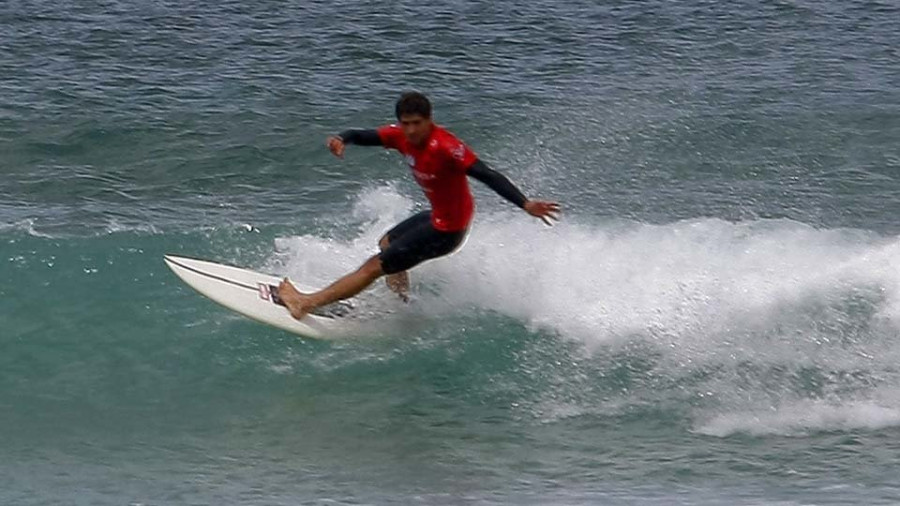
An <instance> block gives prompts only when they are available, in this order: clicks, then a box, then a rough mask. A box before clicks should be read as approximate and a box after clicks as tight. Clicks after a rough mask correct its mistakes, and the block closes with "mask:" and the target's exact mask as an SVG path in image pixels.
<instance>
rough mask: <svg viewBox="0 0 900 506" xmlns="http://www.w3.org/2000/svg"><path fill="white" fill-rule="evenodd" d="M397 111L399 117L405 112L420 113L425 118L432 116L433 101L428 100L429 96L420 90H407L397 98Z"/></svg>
mask: <svg viewBox="0 0 900 506" xmlns="http://www.w3.org/2000/svg"><path fill="white" fill-rule="evenodd" d="M395 112H396V113H397V119H400V116H402V115H404V114H418V115H420V116H422V117H423V118H430V117H431V102H429V101H428V97H426V96H425V95H423V94H421V93H419V92H418V91H407V92H406V93H404V94H403V95H400V99H399V100H397V107H396V108H395Z"/></svg>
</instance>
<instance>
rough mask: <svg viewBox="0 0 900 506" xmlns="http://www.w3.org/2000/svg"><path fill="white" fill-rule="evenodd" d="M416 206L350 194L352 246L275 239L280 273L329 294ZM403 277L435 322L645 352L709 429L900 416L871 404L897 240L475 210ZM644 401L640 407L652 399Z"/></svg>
mask: <svg viewBox="0 0 900 506" xmlns="http://www.w3.org/2000/svg"><path fill="white" fill-rule="evenodd" d="M498 207H499V206H498ZM412 209H413V206H412V201H411V200H409V199H407V198H405V197H403V196H401V195H399V194H398V193H397V192H396V191H395V190H394V189H393V188H377V189H371V190H369V191H367V192H365V193H363V194H362V195H361V197H360V199H359V203H358V205H357V207H356V211H355V213H354V216H353V220H354V222H355V223H358V224H359V229H358V232H357V233H356V234H354V235H353V236H352V237H349V238H347V239H346V240H340V239H333V238H322V237H317V236H303V237H295V238H286V239H281V240H279V241H278V244H277V246H278V249H280V250H282V251H284V252H286V253H287V255H285V256H284V258H286V260H285V264H286V265H285V269H286V270H287V271H288V272H289V273H290V274H291V276H293V277H295V278H296V279H302V280H306V281H308V282H309V283H311V284H313V285H324V284H327V283H328V282H330V281H332V280H334V279H335V278H337V277H338V276H340V275H342V274H344V273H346V272H349V271H350V270H352V269H355V268H356V267H358V266H359V265H360V264H361V263H362V262H363V261H364V260H365V259H366V258H367V257H368V256H369V255H372V254H374V253H375V252H376V251H377V246H376V244H377V240H378V238H379V237H380V235H381V234H382V233H384V231H386V230H387V229H388V228H390V227H391V226H392V225H394V224H395V223H397V222H398V221H399V220H401V219H402V218H404V217H406V216H408V215H409V214H410V213H411V212H412ZM412 280H413V283H414V285H416V286H418V287H419V288H420V301H421V303H422V306H420V307H423V308H424V309H425V310H427V311H431V312H433V313H436V314H441V312H443V311H449V312H451V313H460V312H465V311H469V310H471V309H477V310H487V311H492V312H496V313H500V314H504V315H507V316H509V317H512V318H515V319H518V320H520V321H522V322H523V323H524V324H526V325H527V326H529V327H530V328H531V329H533V330H535V331H540V332H546V333H550V334H553V335H557V336H559V337H560V338H562V339H566V340H571V341H575V342H577V343H580V344H582V345H583V347H584V349H585V350H586V351H587V352H588V353H589V354H590V353H592V352H593V351H596V350H599V349H606V350H609V349H615V348H616V347H618V346H621V345H623V344H625V343H633V342H635V341H640V342H641V343H644V344H645V345H647V346H649V347H650V349H653V350H655V356H654V361H655V362H654V363H655V369H654V374H655V375H661V376H669V377H672V378H674V379H673V381H676V382H677V381H678V378H681V377H684V378H688V377H690V375H691V374H694V373H697V372H703V374H704V379H703V380H702V381H699V382H696V381H695V382H694V383H691V384H690V385H689V386H687V387H685V389H686V390H687V395H689V396H692V397H694V398H699V397H703V398H704V399H707V400H709V399H711V401H710V402H706V403H704V404H703V405H702V406H703V407H698V408H696V409H695V410H694V416H695V418H696V420H698V423H697V427H698V429H697V430H698V431H699V432H702V433H705V434H713V435H727V434H730V433H733V432H741V431H743V432H751V433H793V432H797V431H803V430H815V429H825V430H828V429H833V428H879V427H884V426H888V425H895V424H897V423H898V421H900V402H898V403H893V402H892V401H885V400H884V399H881V400H879V401H877V402H876V401H872V400H871V394H872V389H873V388H875V387H877V388H893V387H894V386H897V387H898V390H900V373H898V372H897V371H896V367H895V365H894V364H896V363H898V360H900V342H897V340H896V339H895V336H896V335H897V333H898V332H900V240H898V239H897V238H892V237H882V236H879V235H877V234H874V233H870V232H867V231H860V230H848V229H832V230H823V229H816V228H812V227H809V226H807V225H804V224H801V223H796V222H791V221H782V220H761V221H752V222H741V223H732V222H726V221H722V220H717V219H696V220H686V221H680V222H675V223H668V224H645V223H636V222H621V221H618V222H616V221H602V220H598V219H595V218H591V217H579V216H565V217H564V220H563V221H562V222H561V223H560V224H558V225H557V226H555V227H553V228H547V227H545V226H543V225H542V224H541V223H540V222H539V221H538V220H535V219H533V218H531V217H529V216H527V215H525V214H524V213H521V212H516V211H514V210H509V209H502V210H500V211H494V212H486V211H484V210H482V211H481V212H479V214H478V215H477V219H476V221H475V223H474V226H473V229H472V231H471V233H470V236H469V238H468V240H467V243H466V245H465V246H464V247H463V248H462V249H461V250H460V251H458V252H457V253H455V254H454V255H452V256H450V257H448V258H444V259H441V260H439V261H434V262H428V263H426V264H424V265H422V266H420V267H418V268H416V269H415V271H413V274H412ZM379 289H380V290H383V287H382V288H376V290H379ZM804 368H809V369H811V370H814V371H817V372H816V373H815V374H817V375H818V376H819V377H820V378H819V379H818V380H816V381H817V383H816V385H817V386H816V387H815V388H818V392H817V393H816V394H815V395H818V396H820V397H822V398H827V399H828V401H827V402H825V401H818V400H810V399H811V398H812V397H815V395H813V394H812V393H809V392H805V391H804V388H806V387H803V386H802V383H803V382H802V378H801V377H802V374H803V370H804ZM710 371H711V372H710ZM798 385H800V386H798ZM872 385H874V387H873V386H872ZM646 394H647V395H646V396H645V397H647V398H644V399H640V400H639V402H647V401H648V399H649V400H650V402H653V399H655V398H656V397H654V396H655V395H656V394H655V393H651V392H647V393H646ZM629 395H636V396H641V395H642V394H641V393H640V392H631V393H630V394H629ZM538 402H540V400H539V401H538ZM748 403H749V404H748ZM748 405H750V406H764V407H763V408H760V409H751V410H750V411H749V412H748V411H747V410H748ZM768 406H776V408H774V410H772V409H771V408H768ZM567 409H569V410H571V409H575V410H576V411H578V410H580V409H585V410H587V411H590V410H591V408H590V407H589V406H581V407H579V406H575V407H570V408H567Z"/></svg>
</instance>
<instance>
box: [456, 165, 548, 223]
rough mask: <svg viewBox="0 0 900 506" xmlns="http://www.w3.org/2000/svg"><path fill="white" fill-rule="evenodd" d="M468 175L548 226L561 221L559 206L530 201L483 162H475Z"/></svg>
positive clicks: (467, 172) (507, 180)
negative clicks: (555, 221) (554, 221)
mask: <svg viewBox="0 0 900 506" xmlns="http://www.w3.org/2000/svg"><path fill="white" fill-rule="evenodd" d="M466 174H467V175H469V176H471V177H473V178H475V179H477V180H479V181H481V182H482V183H484V184H486V185H487V186H488V187H489V188H490V189H492V190H494V191H495V192H497V194H499V195H500V196H501V197H503V198H505V199H506V200H508V201H510V202H512V203H513V204H515V205H517V206H519V207H521V208H522V209H524V210H525V212H527V213H528V214H530V215H532V216H534V217H536V218H540V219H541V220H543V221H544V223H546V224H547V225H552V224H553V222H552V221H551V220H559V204H557V203H556V202H547V201H543V200H530V199H528V198H527V197H526V196H525V195H524V194H523V193H522V192H521V191H519V189H518V188H516V186H515V185H514V184H513V183H512V181H510V180H509V178H507V177H506V176H504V175H503V174H501V173H499V172H497V171H496V170H493V169H491V168H490V167H488V166H487V165H486V164H485V163H484V162H482V161H481V160H475V163H473V164H472V165H471V166H470V167H469V169H468V170H467V171H466Z"/></svg>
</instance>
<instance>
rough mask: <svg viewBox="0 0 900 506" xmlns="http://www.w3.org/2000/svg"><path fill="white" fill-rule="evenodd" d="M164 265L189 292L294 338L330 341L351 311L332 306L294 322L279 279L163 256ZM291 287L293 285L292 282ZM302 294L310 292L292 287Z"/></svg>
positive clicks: (227, 267) (172, 256) (223, 266)
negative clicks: (188, 287) (290, 333)
mask: <svg viewBox="0 0 900 506" xmlns="http://www.w3.org/2000/svg"><path fill="white" fill-rule="evenodd" d="M164 259H165V262H166V265H168V266H169V268H170V269H172V271H173V272H174V273H175V275H177V276H178V277H179V278H181V280H182V281H184V282H185V283H187V284H188V286H190V287H191V288H193V289H195V290H197V291H198V292H200V293H201V294H203V295H205V296H207V297H209V298H210V299H212V300H213V301H215V302H218V303H219V304H221V305H223V306H225V307H227V308H228V309H231V310H232V311H236V312H238V313H240V314H242V315H244V316H246V317H248V318H252V319H254V320H256V321H258V322H261V323H265V324H268V325H271V326H273V327H277V328H280V329H282V330H286V331H288V332H292V333H294V334H297V335H300V336H304V337H311V338H315V339H333V338H335V337H336V336H337V335H338V334H339V333H337V332H336V328H337V327H338V324H339V322H338V320H340V319H341V318H342V317H343V316H345V315H346V314H347V313H349V311H350V310H351V309H352V306H351V305H349V304H347V303H338V304H332V305H331V306H328V307H326V308H323V310H319V311H316V312H315V313H314V314H309V315H307V316H305V317H304V318H303V319H302V320H296V319H294V317H293V316H291V314H290V313H289V312H288V310H287V308H286V307H285V306H284V303H283V302H282V301H281V299H280V298H279V297H278V285H279V284H280V283H281V279H282V278H279V277H276V276H272V275H269V274H263V273H261V272H256V271H252V270H249V269H242V268H240V267H233V266H230V265H224V264H219V263H215V262H210V261H206V260H198V259H196V258H186V257H180V256H174V255H165V257H164ZM291 282H292V283H293V281H291ZM294 286H295V287H297V290H299V291H301V292H310V291H314V290H313V289H311V288H309V287H305V286H301V285H297V284H296V283H295V284H294Z"/></svg>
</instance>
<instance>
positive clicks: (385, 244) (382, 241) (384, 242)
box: [378, 234, 391, 251]
mask: <svg viewBox="0 0 900 506" xmlns="http://www.w3.org/2000/svg"><path fill="white" fill-rule="evenodd" d="M390 243H391V241H390V239H388V236H387V234H384V235H383V236H381V239H380V240H379V241H378V247H379V248H381V251H384V250H386V249H387V247H388V245H389V244H390Z"/></svg>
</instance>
